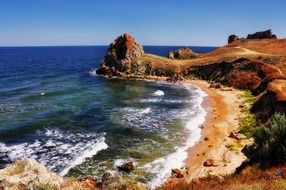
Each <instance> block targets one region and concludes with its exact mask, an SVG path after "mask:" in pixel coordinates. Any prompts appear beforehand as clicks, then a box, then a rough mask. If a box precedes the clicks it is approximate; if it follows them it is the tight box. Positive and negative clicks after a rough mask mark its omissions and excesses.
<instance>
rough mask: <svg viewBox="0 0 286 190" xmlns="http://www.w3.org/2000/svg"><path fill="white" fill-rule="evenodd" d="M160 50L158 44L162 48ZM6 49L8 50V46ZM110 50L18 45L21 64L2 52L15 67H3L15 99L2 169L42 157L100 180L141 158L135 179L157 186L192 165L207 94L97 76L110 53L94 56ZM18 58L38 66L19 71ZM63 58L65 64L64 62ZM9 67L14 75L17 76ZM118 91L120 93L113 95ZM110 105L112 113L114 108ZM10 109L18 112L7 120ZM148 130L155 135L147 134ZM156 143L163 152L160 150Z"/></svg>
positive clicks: (8, 105) (4, 134) (54, 166)
mask: <svg viewBox="0 0 286 190" xmlns="http://www.w3.org/2000/svg"><path fill="white" fill-rule="evenodd" d="M103 48H105V47H103ZM149 48H151V47H149ZM160 48H161V47H154V51H156V52H158V49H160ZM165 48H166V47H165ZM169 48H171V49H170V50H173V49H175V48H176V47H169ZM147 49H148V48H147ZM151 49H152V48H151ZM2 50H3V51H4V52H6V51H7V48H3V49H2ZM104 50H105V49H100V48H98V47H96V48H94V49H92V48H88V47H83V48H82V49H81V48H80V47H67V48H64V47H55V48H52V47H47V48H42V47H40V48H19V49H17V48H12V51H10V53H11V54H10V55H9V56H13V57H16V58H17V59H18V58H19V57H21V56H26V59H22V58H21V61H20V60H15V59H11V58H12V57H9V56H8V57H7V55H6V57H4V54H2V59H4V60H5V61H6V63H7V64H6V67H4V68H3V69H1V70H2V71H5V72H3V73H1V77H2V78H3V79H4V77H5V80H6V84H10V85H11V86H10V87H9V85H5V86H3V87H2V89H1V92H3V93H2V95H3V97H5V98H7V101H5V102H4V101H3V102H1V110H2V111H1V114H2V115H3V117H1V118H2V119H1V126H3V127H1V139H2V141H1V143H0V146H1V151H0V156H1V164H2V167H3V166H5V164H7V163H10V162H11V161H14V160H17V159H20V158H21V159H22V158H34V159H36V160H37V161H39V162H41V163H42V164H44V165H45V166H46V167H48V169H50V170H52V171H55V172H59V174H61V175H66V174H67V176H75V177H79V176H85V175H92V176H95V177H100V176H101V175H102V174H103V173H104V172H105V171H107V170H110V169H112V170H114V169H115V170H116V167H117V166H118V165H120V164H121V163H123V162H125V161H128V160H133V161H134V162H135V163H136V166H137V168H138V169H137V170H135V172H134V177H135V178H138V179H141V180H143V181H146V182H147V183H149V184H150V186H151V187H157V186H158V185H160V184H161V183H162V182H163V181H164V180H166V179H167V177H168V176H170V175H171V170H172V169H173V168H181V167H184V165H185V163H184V160H185V159H186V158H187V152H186V151H187V149H188V148H189V147H190V146H192V145H194V143H195V142H197V141H198V140H199V138H200V130H201V129H200V128H199V126H200V125H201V124H202V123H203V121H204V117H205V112H204V111H203V110H200V109H202V108H200V104H201V101H202V100H203V97H204V96H205V95H204V93H203V92H202V91H200V90H199V89H197V88H196V87H194V86H192V85H190V84H187V83H186V84H179V83H178V84H170V83H166V82H163V81H162V80H161V81H158V80H157V81H126V80H120V79H105V78H102V77H100V76H96V75H95V72H94V69H93V68H94V66H96V65H95V64H94V61H97V60H98V62H97V63H99V61H100V60H101V57H102V56H103V55H102V54H98V57H90V58H88V55H89V54H90V55H91V54H92V56H94V55H96V53H95V52H104ZM61 51H62V52H61ZM165 51H166V50H165ZM202 51H205V50H204V48H203V49H202ZM12 52H13V53H12ZM33 52H37V53H35V54H34V53H33ZM59 52H61V53H59ZM75 52H77V53H75ZM17 54H19V55H17ZM60 54H61V55H60ZM71 54H73V56H71ZM163 54H164V55H165V52H164V51H163V52H162V55H163ZM16 55H17V56H16ZM62 55H64V56H63V57H62ZM47 56H49V57H47ZM66 56H68V58H67V57H66ZM83 57H84V58H83ZM46 58H47V59H46ZM45 59H46V60H45ZM9 61H10V63H9ZM12 62H13V64H15V63H17V64H18V66H20V65H22V64H26V65H27V64H30V67H29V68H27V69H26V70H25V71H19V72H18V73H17V72H15V70H14V69H16V68H17V67H14V66H15V65H12ZM59 62H64V63H65V64H63V66H62V67H59V66H58V63H59ZM44 63H46V64H45V65H43V64H44ZM2 66H3V65H2ZM35 68H39V70H37V71H35ZM12 71H13V72H12ZM52 71H53V73H52ZM9 72H10V73H13V75H11V76H9V75H8V73H9ZM57 73H58V74H59V75H58V74H57ZM15 79H17V81H18V82H17V83H14V81H15ZM19 81H21V83H19ZM83 83H84V84H83ZM18 85H19V86H18ZM115 89H116V92H117V93H116V94H112V93H113V92H114V90H115ZM118 91H119V92H121V93H120V94H118ZM157 91H158V92H159V93H156V92H157ZM28 92H29V93H28ZM101 92H103V93H104V95H101V94H100V93H101ZM107 95H108V96H107ZM103 96H107V97H105V98H103ZM112 96H114V97H112ZM116 99H117V100H116ZM99 100H100V101H101V102H98V101H99ZM118 100H120V101H118ZM59 101H61V102H59ZM105 101H106V102H105ZM108 101H109V102H110V101H111V104H109V103H107V102H108ZM117 101H118V102H117ZM62 102H65V104H63V103H62ZM134 103H136V105H135V106H134V105H133V104H134ZM103 105H104V106H107V107H106V108H104V107H102V106H103ZM116 107H117V108H116ZM111 108H113V109H111ZM98 109H99V110H98ZM109 109H111V112H107V110H109ZM197 111H199V112H201V113H197ZM12 112H13V113H14V116H13V115H11V113H12ZM119 113H120V114H121V115H118V114H119ZM5 114H6V115H8V114H9V115H10V116H9V117H8V118H6V119H4V118H5V117H4V116H5ZM101 114H103V115H101ZM197 114H200V115H197ZM106 116H107V117H111V119H112V121H113V123H114V122H115V121H116V120H117V119H120V120H119V124H120V122H128V123H127V126H126V127H124V128H122V127H120V126H117V127H115V128H114V129H113V128H112V127H111V130H110V127H109V126H110V125H111V126H112V125H113V126H114V125H115V124H112V123H111V122H110V121H107V120H106V119H105V117H106ZM23 117H26V118H27V117H29V121H28V122H27V123H25V122H24V123H23V122H22V118H23ZM197 117H198V118H197ZM116 118H117V119H116ZM192 118H194V120H193V121H191V120H192ZM121 119H123V120H121ZM190 119H191V120H190ZM12 120H13V121H12ZM9 126H10V127H9ZM97 126H99V128H97ZM128 126H130V127H128ZM5 127H6V128H5ZM137 127H138V129H137ZM140 128H141V129H140ZM17 131H18V133H21V135H18V134H17ZM144 131H146V132H147V133H146V134H145V135H143V136H144V139H143V138H142V137H143V136H142V132H143V133H144ZM158 132H159V133H161V134H158ZM13 134H17V135H13ZM124 134H126V135H124ZM171 134H172V135H171ZM174 134H175V135H174ZM129 135H131V136H129ZM170 135H171V136H170ZM148 136H150V137H148ZM11 137H13V138H11ZM116 138H117V139H118V141H117V140H116ZM148 138H149V139H148ZM11 139H13V140H11ZM166 139H168V140H166ZM3 140H4V141H3ZM131 141H132V142H133V143H131V145H129V143H130V142H131ZM116 144H118V145H116ZM152 146H153V148H152ZM120 147H121V148H120ZM154 148H155V149H157V150H156V151H152V149H154ZM115 150H116V151H115ZM139 151H140V152H141V153H139ZM145 151H146V153H144V152H145ZM142 152H143V153H142ZM147 153H148V154H147ZM152 154H153V156H150V155H152ZM154 155H155V156H154ZM51 157H55V158H54V159H50V158H51ZM166 163H168V164H166ZM69 170H70V172H69ZM79 171H80V172H79ZM142 171H145V172H146V173H145V174H142ZM137 172H138V173H141V174H137ZM152 176H153V177H152ZM152 179H156V180H152ZM148 181H149V182H148Z"/></svg>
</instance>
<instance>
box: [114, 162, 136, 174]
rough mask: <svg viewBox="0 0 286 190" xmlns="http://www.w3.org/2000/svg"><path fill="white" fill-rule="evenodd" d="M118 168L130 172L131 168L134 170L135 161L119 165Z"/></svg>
mask: <svg viewBox="0 0 286 190" xmlns="http://www.w3.org/2000/svg"><path fill="white" fill-rule="evenodd" d="M118 169H119V170H121V171H124V172H130V171H131V170H134V165H133V162H126V163H124V164H122V165H120V166H118Z"/></svg>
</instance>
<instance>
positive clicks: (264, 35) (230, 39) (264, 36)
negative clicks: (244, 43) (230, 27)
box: [228, 30, 277, 44]
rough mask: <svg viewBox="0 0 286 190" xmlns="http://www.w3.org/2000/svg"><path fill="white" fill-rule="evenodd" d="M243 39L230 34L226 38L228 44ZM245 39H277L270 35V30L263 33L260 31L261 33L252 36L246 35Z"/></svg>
mask: <svg viewBox="0 0 286 190" xmlns="http://www.w3.org/2000/svg"><path fill="white" fill-rule="evenodd" d="M243 39H245V38H239V37H238V36H236V35H234V34H232V35H230V36H229V37H228V44H231V43H232V42H234V41H237V40H243ZM246 39H249V40H251V39H259V40H261V39H277V36H276V35H274V34H272V31H271V30H265V31H261V32H255V33H254V34H248V35H247V37H246Z"/></svg>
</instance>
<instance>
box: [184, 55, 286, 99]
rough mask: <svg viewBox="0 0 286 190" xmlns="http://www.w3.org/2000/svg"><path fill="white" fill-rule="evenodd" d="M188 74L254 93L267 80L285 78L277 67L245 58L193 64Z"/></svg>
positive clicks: (263, 87) (261, 89)
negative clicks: (198, 64)
mask: <svg viewBox="0 0 286 190" xmlns="http://www.w3.org/2000/svg"><path fill="white" fill-rule="evenodd" d="M188 74H189V75H194V76H195V77H198V78H201V79H204V80H209V81H215V82H218V83H221V84H224V85H226V86H230V87H234V88H238V89H249V90H251V91H252V92H253V93H254V94H259V93H261V92H263V91H264V90H265V89H266V86H267V84H268V82H270V81H272V80H274V79H278V78H285V77H284V76H283V75H282V74H281V73H280V71H279V70H278V69H276V68H274V67H272V66H269V65H267V64H264V63H261V62H258V61H252V60H250V59H246V58H240V59H236V60H234V61H231V62H224V61H223V62H221V63H214V64H207V65H200V66H193V67H191V68H190V69H189V70H188Z"/></svg>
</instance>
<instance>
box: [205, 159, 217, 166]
mask: <svg viewBox="0 0 286 190" xmlns="http://www.w3.org/2000/svg"><path fill="white" fill-rule="evenodd" d="M203 165H204V166H205V167H214V166H217V164H215V161H214V160H213V159H207V160H206V161H205V162H204V164H203Z"/></svg>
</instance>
